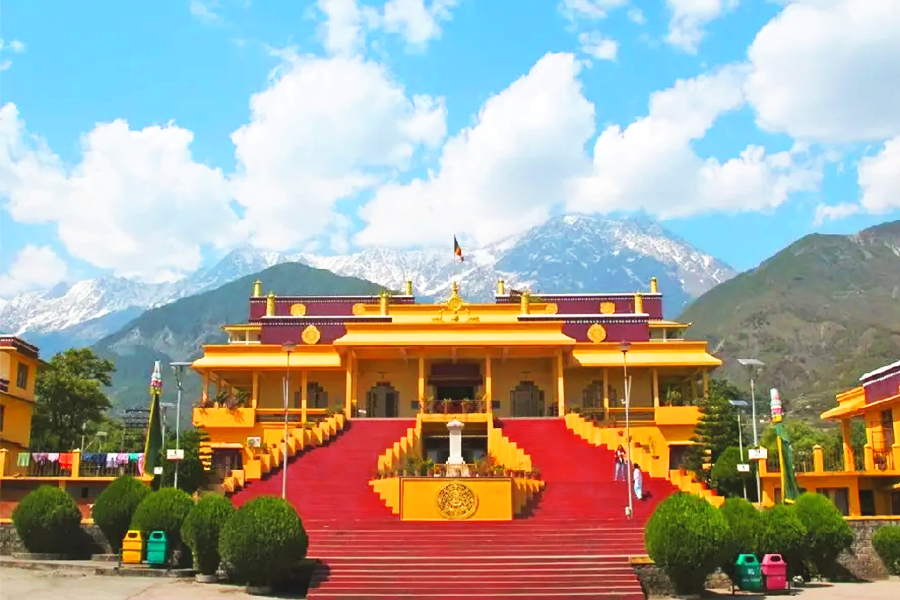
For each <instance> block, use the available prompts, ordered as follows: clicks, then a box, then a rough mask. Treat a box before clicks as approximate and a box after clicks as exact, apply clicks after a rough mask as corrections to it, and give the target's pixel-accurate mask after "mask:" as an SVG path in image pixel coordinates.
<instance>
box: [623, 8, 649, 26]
mask: <svg viewBox="0 0 900 600" xmlns="http://www.w3.org/2000/svg"><path fill="white" fill-rule="evenodd" d="M628 20H629V21H631V22H632V23H635V24H637V25H643V24H645V23H646V22H647V18H646V17H645V16H644V11H642V10H641V9H639V8H637V7H632V8H629V9H628Z"/></svg>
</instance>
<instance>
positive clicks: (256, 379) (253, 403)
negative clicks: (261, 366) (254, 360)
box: [250, 371, 259, 408]
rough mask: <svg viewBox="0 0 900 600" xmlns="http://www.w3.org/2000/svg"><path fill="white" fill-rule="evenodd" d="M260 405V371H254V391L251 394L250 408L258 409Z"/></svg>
mask: <svg viewBox="0 0 900 600" xmlns="http://www.w3.org/2000/svg"><path fill="white" fill-rule="evenodd" d="M258 404H259V371H253V391H252V392H251V393H250V406H252V407H253V408H256V406H257V405H258Z"/></svg>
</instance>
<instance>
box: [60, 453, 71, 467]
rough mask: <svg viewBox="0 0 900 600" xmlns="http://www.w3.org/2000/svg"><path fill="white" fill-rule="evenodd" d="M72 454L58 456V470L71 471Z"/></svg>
mask: <svg viewBox="0 0 900 600" xmlns="http://www.w3.org/2000/svg"><path fill="white" fill-rule="evenodd" d="M72 456H73V455H72V453H71V452H63V453H61V454H60V455H59V468H60V469H71V468H72V461H73V459H72Z"/></svg>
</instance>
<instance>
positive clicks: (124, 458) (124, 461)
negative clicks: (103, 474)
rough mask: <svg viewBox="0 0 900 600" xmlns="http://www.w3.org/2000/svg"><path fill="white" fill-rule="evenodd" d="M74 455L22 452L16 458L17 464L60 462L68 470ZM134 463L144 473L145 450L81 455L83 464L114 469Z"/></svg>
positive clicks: (42, 464) (61, 466)
mask: <svg viewBox="0 0 900 600" xmlns="http://www.w3.org/2000/svg"><path fill="white" fill-rule="evenodd" d="M74 456H75V455H74V453H72V452H20V453H19V456H18V458H17V460H16V466H19V467H29V466H31V465H32V463H33V464H34V465H36V466H38V467H43V466H46V465H51V464H59V468H60V469H61V470H64V469H66V470H68V469H71V468H72V463H73V457H74ZM134 463H136V464H137V467H138V470H139V471H140V472H141V473H143V472H144V453H143V452H89V453H85V454H82V455H81V464H82V465H91V466H95V467H98V468H102V467H106V468H108V469H114V468H116V467H126V466H128V465H129V464H134Z"/></svg>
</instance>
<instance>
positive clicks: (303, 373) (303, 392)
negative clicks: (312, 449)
mask: <svg viewBox="0 0 900 600" xmlns="http://www.w3.org/2000/svg"><path fill="white" fill-rule="evenodd" d="M307 377H308V373H307V371H306V369H302V370H301V371H300V422H301V423H302V424H303V425H306V401H307V397H306V387H307V385H308V380H307ZM288 393H290V390H288Z"/></svg>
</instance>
